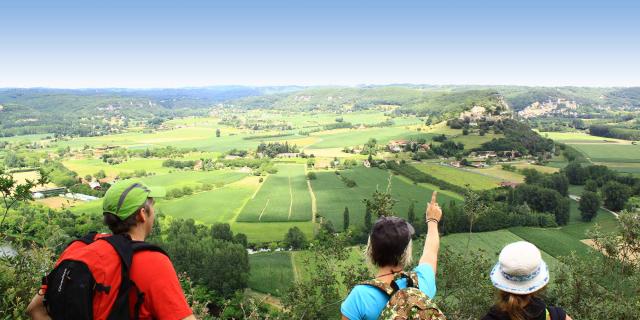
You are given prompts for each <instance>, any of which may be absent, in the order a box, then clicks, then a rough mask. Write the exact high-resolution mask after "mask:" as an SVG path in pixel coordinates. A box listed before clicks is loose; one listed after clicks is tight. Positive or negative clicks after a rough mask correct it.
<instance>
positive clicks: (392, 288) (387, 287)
mask: <svg viewBox="0 0 640 320" xmlns="http://www.w3.org/2000/svg"><path fill="white" fill-rule="evenodd" d="M358 284H360V285H364V286H370V287H374V288H376V289H378V290H380V291H382V293H384V294H386V295H387V296H388V297H391V296H392V295H393V294H394V293H396V291H398V290H400V288H399V287H398V284H396V283H395V281H391V284H388V283H386V282H384V281H381V280H378V279H372V280H367V281H363V282H360V283H358Z"/></svg>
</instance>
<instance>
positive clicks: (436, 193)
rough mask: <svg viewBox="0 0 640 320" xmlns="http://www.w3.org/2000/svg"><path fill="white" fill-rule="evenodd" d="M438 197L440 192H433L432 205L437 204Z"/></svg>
mask: <svg viewBox="0 0 640 320" xmlns="http://www.w3.org/2000/svg"><path fill="white" fill-rule="evenodd" d="M437 196H438V191H433V193H431V203H437V201H438V200H437V199H436V197H437Z"/></svg>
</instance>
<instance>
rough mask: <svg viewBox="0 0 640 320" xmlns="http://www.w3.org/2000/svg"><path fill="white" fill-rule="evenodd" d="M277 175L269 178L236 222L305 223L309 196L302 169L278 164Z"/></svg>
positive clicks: (302, 166) (309, 208) (307, 214)
mask: <svg viewBox="0 0 640 320" xmlns="http://www.w3.org/2000/svg"><path fill="white" fill-rule="evenodd" d="M276 168H277V169H278V173H276V174H271V175H269V176H268V177H267V178H266V180H265V181H264V182H262V186H260V189H259V191H258V193H257V194H256V195H255V196H254V197H252V198H251V200H249V202H248V203H247V204H246V206H245V207H244V208H243V209H242V212H241V213H240V216H239V217H238V219H237V221H239V222H261V221H275V222H279V221H280V222H281V221H309V220H311V195H310V194H309V190H308V187H307V181H306V176H305V169H304V165H302V164H278V165H276Z"/></svg>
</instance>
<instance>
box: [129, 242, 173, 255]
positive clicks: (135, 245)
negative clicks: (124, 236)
mask: <svg viewBox="0 0 640 320" xmlns="http://www.w3.org/2000/svg"><path fill="white" fill-rule="evenodd" d="M131 248H132V249H133V253H134V254H135V253H138V252H140V251H154V252H160V253H162V254H164V255H165V256H167V257H169V254H167V253H166V252H165V251H164V250H162V248H160V247H158V246H156V245H154V244H151V243H147V242H144V241H131Z"/></svg>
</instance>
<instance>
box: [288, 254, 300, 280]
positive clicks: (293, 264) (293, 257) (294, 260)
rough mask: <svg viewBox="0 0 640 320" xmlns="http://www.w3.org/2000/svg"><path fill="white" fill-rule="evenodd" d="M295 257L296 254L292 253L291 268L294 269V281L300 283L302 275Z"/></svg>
mask: <svg viewBox="0 0 640 320" xmlns="http://www.w3.org/2000/svg"><path fill="white" fill-rule="evenodd" d="M295 255H296V252H295V251H291V253H290V254H289V257H290V258H291V268H292V269H293V281H294V282H299V281H300V273H299V272H298V267H297V266H296V258H295Z"/></svg>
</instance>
